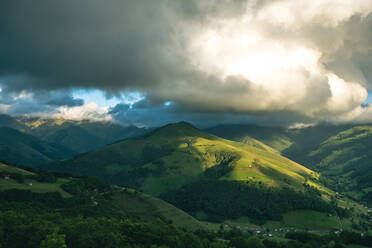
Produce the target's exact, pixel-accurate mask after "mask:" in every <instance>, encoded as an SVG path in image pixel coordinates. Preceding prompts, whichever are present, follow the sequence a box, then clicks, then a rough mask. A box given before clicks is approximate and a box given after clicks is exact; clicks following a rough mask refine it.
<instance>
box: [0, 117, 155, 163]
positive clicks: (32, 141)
mask: <svg viewBox="0 0 372 248" xmlns="http://www.w3.org/2000/svg"><path fill="white" fill-rule="evenodd" d="M147 132H148V130H147V129H145V128H138V127H135V126H128V127H124V126H121V125H118V124H113V123H111V122H97V121H96V122H94V121H89V120H82V121H73V120H64V119H42V118H35V117H33V118H27V117H11V116H9V115H0V144H1V147H0V157H1V158H2V159H3V160H6V161H9V162H11V163H17V164H26V165H39V164H44V163H48V162H51V161H54V160H60V159H66V158H70V157H72V156H74V155H76V154H79V153H82V152H87V151H90V150H94V149H97V148H99V147H102V146H104V145H107V144H110V143H113V142H115V141H118V140H121V139H125V138H128V137H134V136H137V135H143V134H145V133H147Z"/></svg>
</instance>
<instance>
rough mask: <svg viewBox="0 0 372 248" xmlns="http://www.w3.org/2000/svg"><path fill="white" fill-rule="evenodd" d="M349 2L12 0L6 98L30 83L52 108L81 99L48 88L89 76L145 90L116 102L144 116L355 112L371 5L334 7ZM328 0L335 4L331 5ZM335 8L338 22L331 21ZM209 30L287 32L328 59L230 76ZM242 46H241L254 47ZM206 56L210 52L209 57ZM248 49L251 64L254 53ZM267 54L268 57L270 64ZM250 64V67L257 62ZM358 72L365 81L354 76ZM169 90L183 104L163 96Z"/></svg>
mask: <svg viewBox="0 0 372 248" xmlns="http://www.w3.org/2000/svg"><path fill="white" fill-rule="evenodd" d="M345 2H350V3H351V2H352V1H350V0H344V1H336V2H333V1H326V0H325V1H319V0H314V1H312V2H311V5H309V2H308V1H303V0H280V1H279V0H278V1H274V0H265V1H259V0H230V1H228V0H203V1H196V0H190V1H184V0H156V1H155V0H154V1H146V0H136V1H131V0H111V1H102V0H79V1H77V0H64V1H59V0H33V1H30V0H19V1H14V0H3V1H0V87H1V88H2V90H3V94H2V96H3V99H2V101H3V102H5V101H8V100H9V99H8V100H7V98H8V96H7V95H6V94H13V93H14V94H15V93H17V94H19V93H20V92H31V93H33V94H34V97H35V99H34V101H35V102H36V103H38V104H40V105H45V106H47V108H49V107H54V108H56V107H58V106H67V107H74V106H75V107H76V106H81V105H82V104H83V101H82V100H79V99H73V98H72V97H71V95H69V94H66V95H63V93H61V94H62V95H61V96H56V95H48V94H46V95H45V96H44V97H43V96H42V94H44V93H43V92H46V91H47V90H49V91H52V92H57V91H61V92H67V91H69V90H71V89H74V88H82V89H89V88H91V89H102V90H104V91H106V92H107V94H108V95H120V92H121V91H123V90H125V91H131V90H133V91H139V92H141V93H144V94H145V95H146V96H147V101H148V102H146V103H145V102H141V103H140V104H142V107H140V106H139V105H138V106H135V108H128V109H125V106H124V105H123V106H117V109H116V110H115V108H114V109H112V110H111V113H110V114H113V115H115V116H116V117H117V118H119V116H118V113H122V114H123V115H124V114H126V115H127V116H128V115H129V116H131V117H132V118H134V119H135V118H136V116H144V115H143V114H144V113H146V114H147V115H148V116H152V117H153V118H155V119H156V118H157V117H155V116H153V115H151V111H148V110H150V109H151V110H152V111H154V112H161V113H166V116H167V118H170V119H172V118H182V114H185V115H189V116H191V117H190V118H191V119H194V120H196V119H198V118H199V119H203V118H204V116H209V117H210V118H212V117H213V118H216V119H218V116H219V115H222V116H225V113H227V114H228V115H229V114H232V115H234V116H235V114H234V113H244V115H245V114H261V113H268V114H271V113H278V114H280V115H282V116H284V115H283V113H295V114H293V115H296V116H308V117H309V118H313V117H317V116H318V117H319V118H324V117H325V116H332V115H340V114H344V113H348V112H350V111H352V110H354V109H355V108H357V106H360V104H361V103H362V102H363V101H364V98H365V96H366V92H365V88H364V87H366V86H365V85H368V84H369V82H371V81H372V73H371V71H372V61H371V59H370V58H371V57H372V53H371V51H372V49H371V47H372V46H371V44H372V43H371V40H372V37H371V34H372V32H371V30H372V29H371V17H370V16H368V13H367V12H368V11H370V10H369V8H366V6H367V5H366V2H363V1H360V0H356V1H355V2H353V3H355V4H354V5H353V6H357V7H358V6H361V7H360V8H359V9H358V8H355V9H353V10H352V11H351V14H349V13H348V9H349V8H348V7H344V9H341V11H340V10H339V9H336V8H337V7H338V6H339V5H341V4H342V3H345ZM327 3H328V4H329V5H332V6H334V7H335V10H334V11H333V10H331V11H328V10H327V11H328V12H327V11H325V10H324V9H325V7H327ZM277 5H278V6H279V7H280V8H278V6H277ZM305 5H309V8H304V7H303V6H305ZM314 6H315V7H314ZM312 7H314V8H315V9H312ZM367 7H368V6H367ZM353 8H354V7H353ZM323 10H324V11H323ZM286 11H287V12H286ZM303 11H307V12H306V13H303ZM360 12H363V13H360ZM365 12H366V13H367V14H366V13H365ZM313 13H315V14H314V15H313ZM318 13H319V14H318ZM309 16H311V18H308V17H309ZM340 16H341V17H342V18H339V17H340ZM288 17H290V18H289V19H288ZM291 18H292V19H293V21H291V20H292V19H291ZM306 18H308V19H306ZM337 18H338V19H337ZM282 19H284V22H283V20H282ZM287 19H288V20H289V22H286V21H288V20H287ZM329 20H332V23H331V24H329V25H328V24H325V23H327V21H329ZM211 30H212V31H213V32H215V33H217V34H218V35H220V36H221V37H222V38H221V39H222V40H223V42H227V43H228V42H229V38H231V37H234V36H239V35H240V34H248V36H249V35H250V32H253V31H254V32H256V33H257V34H258V35H260V39H262V42H260V43H262V44H264V45H267V46H268V47H269V46H270V45H271V44H273V43H281V44H282V47H283V49H284V48H288V51H289V52H291V51H292V50H291V49H292V48H293V47H294V48H296V49H297V48H298V47H301V48H304V49H311V50H312V51H313V52H317V53H319V54H320V58H319V59H318V60H319V61H315V62H314V63H313V64H312V65H311V66H315V64H317V63H318V64H320V65H321V66H320V67H321V69H319V68H316V69H315V70H314V68H310V67H311V66H310V67H309V66H308V67H309V68H308V67H307V65H302V64H301V63H300V64H299V66H297V64H296V66H297V67H296V68H290V69H289V70H287V71H285V70H284V71H283V72H282V74H281V75H279V76H278V75H273V76H272V77H273V78H271V79H270V80H272V81H270V80H269V82H270V83H268V82H266V81H265V80H262V81H260V79H255V80H253V79H251V78H245V77H244V76H242V75H227V76H226V75H224V74H223V72H222V70H224V69H225V67H226V65H227V66H228V65H229V64H231V63H230V62H229V61H227V62H226V63H225V64H223V67H222V68H214V67H213V66H214V64H218V62H219V61H220V60H224V59H225V57H226V56H225V55H226V54H225V53H224V52H225V51H222V52H221V55H219V56H218V57H216V58H214V57H208V56H209V55H208V56H206V58H203V57H202V56H204V55H203V50H202V49H199V48H200V47H199V46H204V45H205V43H207V41H206V40H203V39H201V40H198V41H199V43H200V44H196V47H197V49H196V48H195V47H194V45H195V44H194V43H195V40H194V39H199V38H200V36H202V35H203V34H205V33H208V32H209V31H211ZM195 37H196V38H195ZM224 39H226V40H227V41H225V40H224ZM223 42H222V44H225V43H223ZM228 44H229V47H227V52H229V50H234V49H237V48H236V47H235V45H236V44H235V43H232V45H231V44H230V43H228ZM230 45H231V47H230ZM222 47H224V46H223V45H222ZM244 49H245V47H244V46H243V47H241V50H242V51H240V50H237V51H236V54H237V55H240V54H244V51H243V50H244ZM260 49H261V50H260ZM212 50H213V49H212ZM252 51H253V52H254V51H260V52H261V51H262V52H263V53H264V52H265V51H266V47H265V46H263V45H262V47H258V48H255V47H254V46H253V48H252ZM233 54H234V53H233ZM236 54H235V55H236ZM250 55H251V54H250V53H249V52H248V53H247V54H246V57H249V56H250ZM199 57H200V58H199ZM203 59H204V60H207V61H208V65H207V66H206V67H203V66H204V64H203V63H202V62H203ZM242 59H243V62H242V63H243V64H244V59H246V58H242ZM259 59H260V58H259V57H258V60H259ZM269 60H270V58H269V59H268V61H267V62H268V63H266V64H264V65H263V67H265V68H263V69H266V68H269V66H270V65H269V64H270V61H269ZM233 62H234V61H233ZM238 62H239V61H238ZM296 63H299V62H298V61H296ZM209 67H211V68H212V69H211V68H209ZM246 67H247V70H249V64H248V65H247V66H246ZM302 67H303V68H302ZM261 69H262V68H261ZM269 69H270V68H269ZM314 71H315V72H314ZM243 72H244V70H243ZM329 73H335V74H336V75H337V76H339V77H340V78H341V79H342V80H345V82H343V83H342V85H341V86H339V88H340V87H341V88H342V87H343V89H342V90H341V91H340V90H339V91H336V90H335V87H333V88H332V87H331V82H330V79H329V77H328V74H329ZM237 74H242V71H239V72H238V73H237ZM267 74H270V72H268V73H267ZM287 75H289V76H287ZM350 82H356V84H358V85H362V86H361V87H359V88H358V87H357V86H355V85H352V86H351V87H349V83H350ZM298 85H300V86H301V87H297V86H298ZM333 85H334V84H333ZM348 91H349V92H351V93H347V94H346V93H345V92H348ZM339 92H341V93H339ZM5 93H6V94H5ZM345 95H346V96H345ZM48 97H49V98H48ZM340 99H341V100H343V101H344V102H341V100H340ZM19 101H20V100H19ZM22 101H23V100H22ZM166 101H171V102H173V103H174V105H169V106H165V105H163V103H164V102H166ZM144 104H145V105H144ZM48 106H49V107H48ZM175 106H177V108H175ZM35 108H36V107H35ZM121 108H122V109H121ZM172 108H174V109H172ZM133 109H135V110H136V111H133ZM164 109H166V111H165V110H164ZM183 110H187V111H183ZM141 111H142V112H141ZM164 111H165V112H164ZM208 111H209V112H213V113H210V114H207V112H208ZM19 112H20V111H19ZM176 112H177V113H176ZM142 113H143V114H142ZM288 115H289V114H288ZM125 118H127V117H125ZM138 118H139V117H138ZM141 118H142V117H141ZM164 118H165V117H164ZM296 118H297V117H296ZM159 119H160V117H159Z"/></svg>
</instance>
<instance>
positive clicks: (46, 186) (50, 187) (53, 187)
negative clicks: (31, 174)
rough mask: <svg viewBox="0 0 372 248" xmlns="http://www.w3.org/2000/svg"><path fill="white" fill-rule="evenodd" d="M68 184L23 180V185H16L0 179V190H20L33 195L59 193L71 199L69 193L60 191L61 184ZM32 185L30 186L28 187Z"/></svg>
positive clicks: (59, 181)
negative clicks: (28, 191) (33, 193)
mask: <svg viewBox="0 0 372 248" xmlns="http://www.w3.org/2000/svg"><path fill="white" fill-rule="evenodd" d="M66 182H68V180H67V179H60V178H59V179H58V180H57V182H56V183H40V182H37V181H35V180H25V182H24V183H17V182H16V181H14V180H12V179H0V190H1V191H3V190H8V189H21V190H30V191H32V192H35V193H47V192H56V191H57V192H59V193H61V195H62V196H63V197H71V195H70V194H69V193H67V192H66V191H64V190H63V189H61V187H60V186H61V184H63V183H66ZM30 184H32V186H30Z"/></svg>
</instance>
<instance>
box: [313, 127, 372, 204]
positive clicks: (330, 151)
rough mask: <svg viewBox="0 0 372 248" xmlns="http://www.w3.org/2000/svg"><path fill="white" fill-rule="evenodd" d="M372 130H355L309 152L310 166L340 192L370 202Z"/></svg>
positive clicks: (351, 129) (325, 142)
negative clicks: (349, 192) (324, 176)
mask: <svg viewBox="0 0 372 248" xmlns="http://www.w3.org/2000/svg"><path fill="white" fill-rule="evenodd" d="M371 148H372V126H369V125H362V126H356V127H353V128H350V129H347V130H345V131H342V132H340V133H338V134H336V135H334V136H332V137H330V138H328V139H327V140H325V141H324V142H322V143H321V144H320V145H319V146H318V147H317V148H316V149H314V150H313V151H311V152H309V153H308V155H307V157H306V159H307V161H309V164H310V165H311V166H312V167H313V168H316V169H317V170H319V171H321V172H322V173H323V174H324V175H326V176H327V177H328V178H330V179H331V181H332V185H331V186H333V187H334V188H335V189H336V190H338V191H341V192H348V191H354V192H353V193H352V194H350V195H351V196H352V197H354V198H357V199H360V198H363V197H364V198H365V200H368V201H370V202H372V196H371V197H369V196H370V195H371V194H368V192H370V191H371V190H372V181H371V178H372V165H371V162H370V161H371V160H372V152H371Z"/></svg>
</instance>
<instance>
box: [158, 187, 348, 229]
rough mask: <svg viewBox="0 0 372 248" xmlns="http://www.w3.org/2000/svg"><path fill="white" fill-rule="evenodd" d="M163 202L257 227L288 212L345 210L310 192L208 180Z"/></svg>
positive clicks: (165, 196) (343, 213)
mask: <svg viewBox="0 0 372 248" xmlns="http://www.w3.org/2000/svg"><path fill="white" fill-rule="evenodd" d="M161 197H162V198H163V199H165V200H166V201H168V202H170V203H172V204H173V205H175V206H177V207H179V208H181V209H183V210H185V211H186V212H189V213H196V212H198V211H203V212H205V213H207V214H208V216H209V217H208V219H209V220H211V221H223V220H225V219H236V218H239V217H241V216H248V217H250V218H251V219H252V220H254V221H255V222H256V223H263V222H265V221H266V220H281V218H282V215H283V214H284V213H286V212H289V211H293V210H301V209H312V210H317V211H321V212H328V213H334V212H335V211H337V212H338V214H339V215H340V216H346V215H347V212H346V211H344V210H343V209H341V208H339V207H337V206H335V205H332V204H329V203H326V202H325V201H324V200H322V199H321V197H320V195H319V192H317V191H316V190H315V189H310V188H309V190H307V191H305V192H303V193H300V192H296V191H294V190H292V189H289V188H283V189H276V188H270V187H266V186H264V185H262V184H259V183H249V182H237V181H222V180H204V181H200V182H197V183H193V184H188V185H186V186H184V187H182V188H180V189H178V190H175V191H171V192H167V193H164V194H163V195H161Z"/></svg>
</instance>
